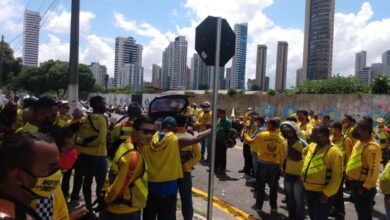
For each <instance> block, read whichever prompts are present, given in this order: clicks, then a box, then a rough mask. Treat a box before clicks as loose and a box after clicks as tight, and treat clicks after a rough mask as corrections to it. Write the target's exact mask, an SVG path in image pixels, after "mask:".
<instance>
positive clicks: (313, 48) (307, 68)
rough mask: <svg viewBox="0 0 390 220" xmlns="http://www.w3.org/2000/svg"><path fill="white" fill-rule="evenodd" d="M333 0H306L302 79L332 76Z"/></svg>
mask: <svg viewBox="0 0 390 220" xmlns="http://www.w3.org/2000/svg"><path fill="white" fill-rule="evenodd" d="M334 10H335V0H306V16H305V40H304V49H303V69H302V71H303V76H304V80H305V81H306V80H318V79H326V78H329V77H331V76H332V57H333V29H334Z"/></svg>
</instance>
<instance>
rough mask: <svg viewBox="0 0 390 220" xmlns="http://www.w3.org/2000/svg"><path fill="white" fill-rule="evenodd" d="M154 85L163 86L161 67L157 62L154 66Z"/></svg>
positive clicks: (156, 86)
mask: <svg viewBox="0 0 390 220" xmlns="http://www.w3.org/2000/svg"><path fill="white" fill-rule="evenodd" d="M152 85H153V87H155V88H161V67H160V66H159V65H157V64H153V66H152Z"/></svg>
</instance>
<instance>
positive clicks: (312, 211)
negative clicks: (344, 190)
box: [301, 125, 343, 220]
mask: <svg viewBox="0 0 390 220" xmlns="http://www.w3.org/2000/svg"><path fill="white" fill-rule="evenodd" d="M329 133H330V132H329V129H328V127H326V126H324V125H320V126H317V127H315V128H313V131H312V135H311V137H310V140H311V144H309V145H308V146H307V147H306V149H305V150H304V155H305V157H304V160H303V167H302V172H301V180H302V182H303V186H304V187H305V189H306V195H307V204H308V208H309V216H310V218H311V219H313V220H322V219H324V220H325V219H328V217H329V214H330V211H331V209H332V206H333V202H334V195H335V194H336V193H337V191H338V190H339V187H340V183H341V180H342V177H343V155H342V153H341V151H340V150H339V149H338V148H337V147H335V146H334V145H332V144H331V143H330V140H329Z"/></svg>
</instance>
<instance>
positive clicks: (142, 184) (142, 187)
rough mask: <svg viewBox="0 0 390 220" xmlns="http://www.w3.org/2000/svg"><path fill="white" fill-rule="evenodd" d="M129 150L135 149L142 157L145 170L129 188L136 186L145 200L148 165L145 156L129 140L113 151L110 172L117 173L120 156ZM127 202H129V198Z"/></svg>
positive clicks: (146, 195)
mask: <svg viewBox="0 0 390 220" xmlns="http://www.w3.org/2000/svg"><path fill="white" fill-rule="evenodd" d="M131 151H137V152H138V153H139V154H140V155H141V157H142V159H143V163H144V167H145V170H144V173H143V174H142V176H141V177H139V178H137V179H136V180H135V181H134V182H133V184H130V185H129V189H130V190H133V189H134V188H136V189H137V190H138V191H139V192H141V194H142V196H143V197H144V199H145V200H146V199H147V197H148V186H147V184H148V174H147V170H148V167H147V165H146V163H145V158H144V156H143V155H142V153H140V152H139V151H138V150H136V149H134V147H133V144H132V143H131V142H130V141H126V142H125V143H123V144H121V145H120V146H119V148H118V150H117V152H116V153H115V157H114V160H113V162H112V164H111V168H110V172H112V173H113V174H114V175H117V174H118V171H119V160H120V159H121V157H123V156H124V155H125V154H127V153H130V152H131ZM129 202H131V200H130V201H129Z"/></svg>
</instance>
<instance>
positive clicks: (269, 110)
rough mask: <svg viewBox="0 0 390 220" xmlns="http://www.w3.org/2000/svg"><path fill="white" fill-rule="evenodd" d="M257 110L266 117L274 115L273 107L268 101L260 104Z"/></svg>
mask: <svg viewBox="0 0 390 220" xmlns="http://www.w3.org/2000/svg"><path fill="white" fill-rule="evenodd" d="M259 112H260V113H261V114H263V115H264V116H266V117H270V116H274V115H275V107H274V106H272V105H270V104H269V103H268V102H266V103H264V104H263V105H262V106H260V107H259Z"/></svg>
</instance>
